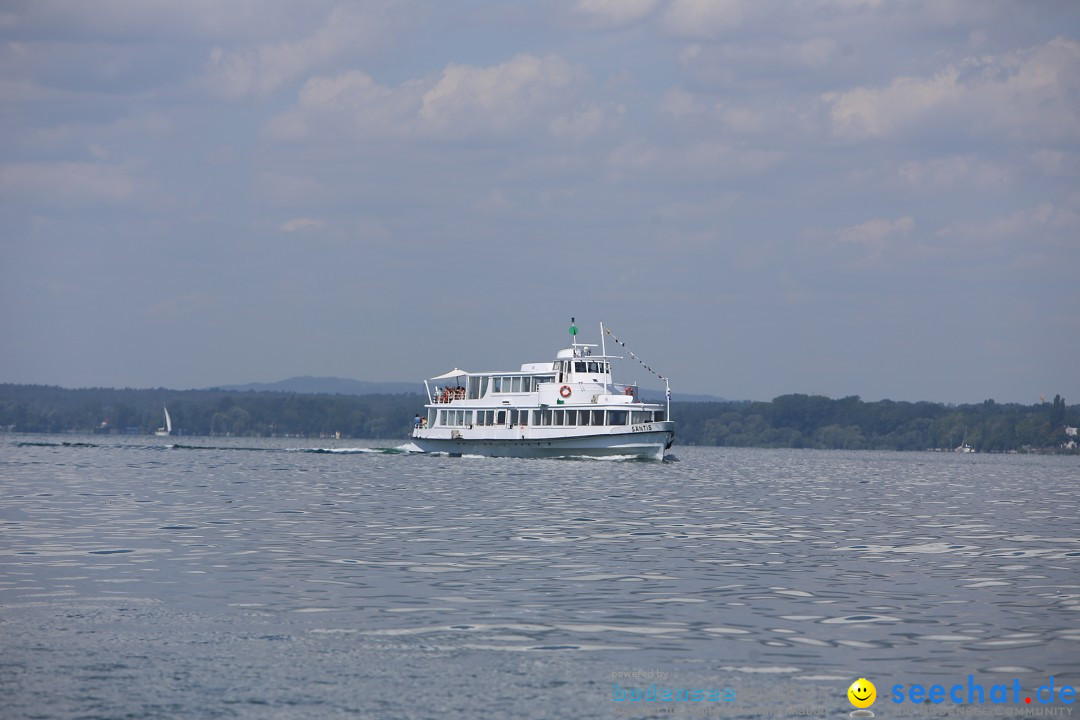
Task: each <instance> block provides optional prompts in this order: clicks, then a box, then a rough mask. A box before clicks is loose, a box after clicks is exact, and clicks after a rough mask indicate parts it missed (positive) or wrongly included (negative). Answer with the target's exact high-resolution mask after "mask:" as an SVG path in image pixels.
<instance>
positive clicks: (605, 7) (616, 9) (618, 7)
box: [575, 0, 659, 26]
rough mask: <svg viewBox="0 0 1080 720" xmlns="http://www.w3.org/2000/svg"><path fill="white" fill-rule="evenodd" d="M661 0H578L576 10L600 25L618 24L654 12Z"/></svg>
mask: <svg viewBox="0 0 1080 720" xmlns="http://www.w3.org/2000/svg"><path fill="white" fill-rule="evenodd" d="M658 4H659V0H578V3H577V6H576V8H575V9H576V10H577V12H578V13H580V14H581V15H584V16H586V17H588V18H589V19H590V20H592V21H593V22H595V23H596V24H598V25H604V26H618V25H628V24H630V23H634V22H637V21H638V20H642V19H643V18H646V17H648V16H649V15H651V14H652V12H653V10H655V9H656V6H657V5H658Z"/></svg>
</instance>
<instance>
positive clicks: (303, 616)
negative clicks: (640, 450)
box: [0, 434, 1080, 720]
mask: <svg viewBox="0 0 1080 720" xmlns="http://www.w3.org/2000/svg"><path fill="white" fill-rule="evenodd" d="M166 443H177V445H176V446H171V447H170V446H167V445H166ZM393 444H394V443H383V445H391V446H392V445H393ZM377 447H378V443H360V442H358V441H350V442H345V441H339V442H335V441H326V440H322V441H320V440H221V439H214V438H164V439H157V438H116V437H107V438H100V437H86V438H77V437H60V436H33V437H27V436H17V435H10V434H9V435H3V436H0V527H2V533H0V561H2V564H0V567H2V568H3V572H2V575H0V606H2V610H0V717H3V718H4V719H5V720H9V719H13V718H76V717H77V718H165V717H176V718H179V717H184V718H215V717H225V718H232V717H238V718H266V717H281V718H316V717H319V718H337V717H364V718H368V717H370V718H448V717H453V718H609V717H631V716H633V717H638V716H641V715H640V714H639V713H644V712H649V713H655V712H656V711H657V710H662V711H669V712H674V716H675V717H702V716H706V717H709V716H718V717H762V716H771V717H799V716H804V715H808V714H816V716H819V717H820V716H827V717H847V716H848V713H849V712H850V711H852V710H853V707H852V705H851V704H850V703H849V702H848V699H847V695H846V692H847V688H848V685H849V684H850V683H851V682H852V681H854V680H855V679H857V678H860V677H864V678H867V679H869V680H871V681H872V682H873V683H874V684H875V685H876V686H877V692H878V700H877V702H876V704H875V705H874V706H873V707H872V710H873V711H874V712H875V713H876V715H877V717H911V716H915V715H916V714H918V713H926V714H928V715H930V714H933V713H935V712H937V713H943V712H944V711H945V710H946V709H947V708H948V709H950V710H952V713H953V715H954V716H956V715H957V712H958V711H962V710H965V709H967V710H972V709H978V708H983V709H985V710H986V711H990V710H1001V711H1003V712H1004V711H1007V712H1006V713H1005V714H1008V713H1021V712H1025V711H1026V712H1033V711H1039V712H1042V713H1045V712H1046V711H1051V710H1052V711H1054V712H1055V713H1060V714H1063V715H1065V714H1068V713H1067V711H1074V712H1075V713H1076V715H1077V716H1080V705H1078V704H1071V705H1070V704H1062V702H1061V700H1062V698H1061V697H1060V696H1061V692H1060V689H1061V688H1062V686H1063V685H1071V686H1073V687H1077V686H1080V572H1078V568H1080V523H1078V520H1077V517H1078V512H1077V511H1078V508H1080V458H1077V457H1041V456H1000V455H998V456H992V455H954V454H932V453H882V452H822V451H794V450H752V449H725V448H684V447H676V448H675V450H674V452H675V455H676V456H677V457H678V460H677V461H671V462H664V463H655V462H625V461H623V462H618V461H586V460H506V459H501V460H493V459H485V458H470V457H464V458H447V457H434V456H423V455H415V454H407V453H400V452H383V451H368V450H370V449H374V448H377ZM320 450H334V452H324V451H320ZM631 673H637V676H636V677H635V676H634V675H632V674H631ZM969 676H974V677H973V679H971V680H969ZM1051 676H1053V677H1054V683H1055V691H1056V692H1057V693H1058V694H1057V695H1055V697H1054V703H1053V704H1042V703H1040V702H1039V698H1038V696H1037V695H1036V693H1037V692H1038V688H1039V687H1040V686H1044V685H1047V686H1048V685H1049V682H1050V677H1051ZM969 682H971V683H973V684H977V685H979V686H980V687H981V688H984V689H985V692H986V694H987V695H989V694H990V693H991V691H992V687H993V686H994V685H995V684H1001V685H1003V686H1006V687H1007V688H1008V694H1009V697H1008V704H1004V705H993V706H991V705H990V704H989V703H990V698H989V697H987V698H986V699H985V703H986V704H985V705H983V706H977V705H972V704H968V705H965V706H962V707H961V708H955V707H952V706H951V704H950V703H949V701H948V699H946V702H945V703H943V704H941V705H936V704H913V703H911V702H910V701H908V702H906V703H905V704H895V703H893V702H891V701H890V700H889V697H890V694H891V692H892V690H891V688H893V687H894V686H896V685H900V686H901V690H902V692H904V693H907V692H908V691H909V690H910V689H911V686H912V685H915V684H921V685H923V686H924V687H927V688H928V687H930V686H932V685H934V684H941V685H943V686H944V687H945V688H946V691H948V688H950V687H951V686H953V685H956V684H961V683H962V684H963V686H964V689H963V690H962V691H960V692H961V694H962V695H963V696H964V698H965V701H966V700H967V697H966V696H967V694H968V692H969V690H968V684H969ZM654 684H655V685H656V687H657V688H659V691H660V692H663V691H664V689H665V688H667V689H672V692H674V693H676V695H675V697H678V695H677V693H678V688H680V687H681V688H690V689H694V688H702V689H704V690H706V691H708V690H713V689H716V690H718V691H719V692H720V693H721V694H722V695H723V697H722V698H720V699H719V700H717V699H716V697H715V695H714V696H713V699H711V700H710V699H705V700H704V701H695V700H690V699H687V700H681V701H680V700H674V701H671V702H663V701H660V700H655V701H653V700H652V699H651V697H650V695H649V693H650V691H651V688H653V685H654ZM1014 684H1015V685H1016V686H1017V688H1020V689H1019V690H1018V692H1019V693H1020V697H1019V701H1020V702H1019V703H1014V702H1013V697H1012V696H1013V693H1014V690H1013V686H1014ZM972 692H974V691H972ZM620 693H622V694H623V699H622V700H619V699H618V697H619V694H620ZM635 693H644V696H640V695H639V696H638V697H643V699H639V700H634V699H633V696H634V694H635ZM687 697H689V696H687ZM1027 697H1031V698H1032V699H1033V703H1032V704H1030V705H1029V704H1026V703H1025V702H1024V700H1025V699H1026V698H1027ZM1043 697H1045V691H1044V695H1043ZM1066 699H1067V698H1066ZM763 708H764V709H765V710H763ZM669 716H670V715H669Z"/></svg>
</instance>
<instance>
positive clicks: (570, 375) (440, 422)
mask: <svg viewBox="0 0 1080 720" xmlns="http://www.w3.org/2000/svg"><path fill="white" fill-rule="evenodd" d="M570 333H571V336H572V337H573V338H574V342H573V343H572V346H571V347H569V348H566V349H565V350H560V351H559V352H558V353H557V354H556V356H555V359H554V360H553V361H551V362H542V363H525V364H524V365H522V366H521V369H520V370H518V371H514V372H504V371H490V372H466V371H464V370H458V369H457V368H455V369H454V370H451V371H450V372H448V373H444V374H442V375H439V376H437V377H434V378H431V379H430V380H425V381H424V386H425V388H426V390H427V396H428V400H429V402H428V403H427V405H426V406H425V408H426V417H423V418H421V422H420V426H419V427H415V428H414V429H413V435H412V437H413V443H414V444H415V445H416V446H417V447H419V448H420V450H422V451H424V452H444V453H449V454H453V455H457V454H475V455H491V456H497V457H572V456H578V455H583V456H600V455H608V456H634V457H642V458H652V459H656V460H662V459H663V457H664V450H666V449H667V448H669V447H671V443H672V440H673V439H674V437H675V423H674V422H672V420H671V400H670V398H671V393H670V391H669V392H668V393H667V397H668V401H667V403H665V404H660V403H646V402H643V401H642V400H641V398H640V397H639V394H638V388H637V386H636V385H620V384H617V383H615V382H614V381H613V380H612V375H611V361H612V360H617V359H621V358H619V357H617V356H614V355H607V354H606V353H605V352H604V351H603V350H601V351H600V352H598V353H596V352H594V350H595V349H597V346H596V345H589V344H585V343H579V342H577V341H576V340H577V327H576V326H574V325H571V327H570ZM604 333H605V331H604V326H603V323H601V325H600V334H601V342H602V344H603V337H604ZM608 334H610V332H609V333H608ZM601 347H603V345H602V346H601ZM665 382H666V379H665Z"/></svg>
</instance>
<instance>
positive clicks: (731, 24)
mask: <svg viewBox="0 0 1080 720" xmlns="http://www.w3.org/2000/svg"><path fill="white" fill-rule="evenodd" d="M744 14H745V13H744V8H743V2H742V0H672V2H671V4H670V5H669V6H668V9H667V11H665V13H664V26H665V27H666V28H667V29H668V30H669V31H670V32H672V33H674V34H675V35H679V36H681V37H691V38H702V39H711V38H716V37H718V36H720V35H722V34H724V33H726V32H728V31H730V30H733V29H735V28H737V27H738V26H739V25H740V24H742V22H743V16H744Z"/></svg>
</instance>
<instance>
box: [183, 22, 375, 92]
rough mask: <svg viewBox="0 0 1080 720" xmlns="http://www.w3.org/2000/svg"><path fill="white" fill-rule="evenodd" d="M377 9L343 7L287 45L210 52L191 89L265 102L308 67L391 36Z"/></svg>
mask: <svg viewBox="0 0 1080 720" xmlns="http://www.w3.org/2000/svg"><path fill="white" fill-rule="evenodd" d="M382 10H383V9H382V7H381V6H379V5H378V4H376V5H373V6H366V7H363V8H360V7H354V6H351V5H342V6H339V7H337V8H335V9H334V10H333V11H332V12H330V14H329V15H328V16H327V18H326V21H325V22H324V23H323V24H322V25H321V26H320V27H318V28H317V29H316V30H314V31H313V32H311V33H309V34H307V35H305V36H303V37H301V38H299V39H296V40H292V41H286V42H276V43H261V44H254V45H250V46H245V47H241V48H239V49H235V50H228V49H224V48H222V47H215V48H214V49H213V50H211V52H210V54H209V57H208V58H207V61H206V63H205V64H204V66H203V72H202V74H201V75H200V77H199V78H197V79H196V80H195V86H196V87H197V88H200V89H203V90H205V91H207V92H210V93H211V94H214V95H218V96H221V97H225V98H231V99H238V98H243V97H251V96H255V97H265V96H267V95H270V94H271V93H273V92H275V91H276V90H278V89H279V88H281V87H282V86H283V85H285V84H286V83H288V82H292V81H294V80H296V79H297V78H299V77H301V76H302V75H303V74H305V73H306V72H309V71H310V70H312V69H313V68H316V67H318V66H320V65H323V64H326V63H328V62H329V61H331V60H333V59H335V58H338V57H340V56H342V55H345V54H348V53H355V52H357V51H358V50H365V51H370V50H371V48H372V47H373V46H381V45H383V44H385V43H387V42H388V40H389V38H390V37H391V36H392V35H393V31H392V25H393V21H392V20H391V19H390V18H388V17H387V16H386V14H385V13H384V12H383V11H382Z"/></svg>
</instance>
